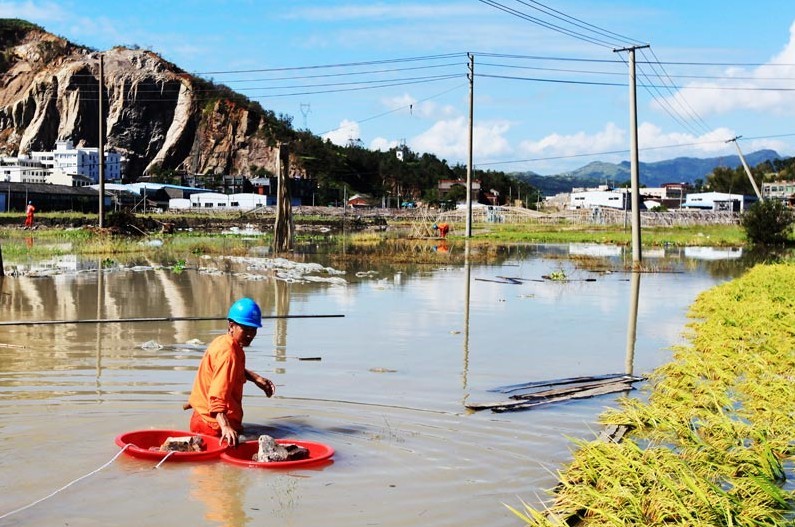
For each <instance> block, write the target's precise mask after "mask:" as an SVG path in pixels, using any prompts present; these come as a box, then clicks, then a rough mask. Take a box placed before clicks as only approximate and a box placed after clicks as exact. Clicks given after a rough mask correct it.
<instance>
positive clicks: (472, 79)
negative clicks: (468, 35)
mask: <svg viewBox="0 0 795 527" xmlns="http://www.w3.org/2000/svg"><path fill="white" fill-rule="evenodd" d="M467 56H468V57H469V66H468V67H469V73H468V74H467V77H468V78H469V153H468V159H467V228H466V230H467V232H466V237H467V238H471V237H472V132H473V127H474V113H475V112H474V109H475V55H473V54H471V53H467Z"/></svg>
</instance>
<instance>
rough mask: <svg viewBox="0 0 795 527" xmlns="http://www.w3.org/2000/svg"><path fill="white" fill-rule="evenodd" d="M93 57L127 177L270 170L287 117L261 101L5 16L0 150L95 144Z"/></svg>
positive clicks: (142, 56) (133, 53)
mask: <svg viewBox="0 0 795 527" xmlns="http://www.w3.org/2000/svg"><path fill="white" fill-rule="evenodd" d="M100 56H102V58H103V63H104V68H103V69H104V75H103V78H104V83H103V85H104V88H103V90H102V93H101V95H102V100H103V111H102V114H103V115H102V119H103V122H104V124H105V130H106V140H105V145H106V148H114V149H116V150H117V151H119V152H121V153H122V154H123V155H124V156H125V157H126V158H127V159H128V164H127V170H126V173H125V179H126V180H130V181H135V180H137V179H138V178H140V177H142V176H144V175H147V174H152V173H154V172H158V171H159V170H184V171H186V172H187V173H191V174H208V173H209V174H218V173H223V174H232V175H249V174H250V173H251V169H252V167H253V168H254V169H256V168H263V169H266V170H268V171H270V172H271V173H276V172H277V162H278V161H277V155H276V148H275V144H276V141H277V140H278V139H281V138H282V137H281V135H282V134H284V133H285V131H286V130H289V122H287V121H285V120H284V119H278V118H276V117H275V116H274V114H273V112H269V111H266V110H263V109H262V108H261V107H260V106H259V104H257V103H251V102H250V101H248V100H246V99H245V98H243V97H240V96H238V95H236V94H234V92H232V91H231V90H228V89H225V88H224V87H223V86H216V85H213V84H212V83H210V82H208V81H206V80H203V79H200V78H197V77H194V76H192V75H190V74H188V73H186V72H185V71H183V70H181V69H179V68H178V67H177V66H175V65H174V64H171V63H169V62H167V61H165V60H163V59H162V58H161V57H159V56H158V55H157V54H155V53H152V52H151V51H146V50H140V49H127V48H123V47H116V48H113V49H111V50H108V51H104V52H101V53H100V52H97V51H93V50H90V49H87V48H84V47H81V46H77V45H74V44H72V43H70V42H68V41H66V40H64V39H63V38H60V37H57V36H55V35H52V34H50V33H47V32H46V31H44V30H43V29H41V28H39V27H37V26H34V25H32V24H27V23H25V22H23V21H15V20H8V19H6V20H0V73H1V74H2V76H0V153H5V154H6V155H17V154H18V153H27V152H29V151H37V150H51V149H53V147H54V145H55V141H56V140H62V139H71V140H72V141H73V142H74V143H75V145H83V146H97V144H98V141H99V131H98V130H99V106H100V104H99V95H100V93H99V92H100V89H99V86H100V82H99V62H100Z"/></svg>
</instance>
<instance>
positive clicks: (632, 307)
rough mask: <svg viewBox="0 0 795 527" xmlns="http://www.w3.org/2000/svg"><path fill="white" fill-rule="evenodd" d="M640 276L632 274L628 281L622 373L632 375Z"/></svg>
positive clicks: (634, 272)
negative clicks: (624, 351) (624, 355)
mask: <svg viewBox="0 0 795 527" xmlns="http://www.w3.org/2000/svg"><path fill="white" fill-rule="evenodd" d="M640 274H641V273H639V272H638V271H633V272H632V278H631V279H630V297H629V315H628V320H627V354H626V359H625V361H624V371H625V373H627V375H632V372H633V370H634V363H635V337H636V335H637V329H638V297H639V296H640Z"/></svg>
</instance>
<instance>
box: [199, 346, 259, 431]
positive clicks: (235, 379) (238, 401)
mask: <svg viewBox="0 0 795 527" xmlns="http://www.w3.org/2000/svg"><path fill="white" fill-rule="evenodd" d="M245 382H246V355H245V353H243V348H242V347H241V346H240V345H239V344H238V343H237V342H235V340H234V339H233V338H232V337H231V336H229V335H221V336H219V337H217V338H216V339H215V340H213V341H212V342H211V343H210V346H209V347H208V348H207V351H206V352H205V353H204V357H202V361H201V363H200V364H199V371H197V372H196V379H195V380H194V381H193V390H192V391H191V394H190V398H189V399H188V402H189V403H190V405H191V406H192V407H193V409H194V410H195V411H196V412H197V413H198V414H199V415H200V416H201V418H202V419H203V420H204V421H205V422H206V423H207V424H209V425H210V426H211V427H212V428H214V429H218V428H219V425H218V421H216V419H215V414H217V413H218V412H225V413H226V417H227V418H228V419H229V424H230V425H232V428H234V429H235V430H237V431H238V432H240V431H241V430H242V429H243V384H245Z"/></svg>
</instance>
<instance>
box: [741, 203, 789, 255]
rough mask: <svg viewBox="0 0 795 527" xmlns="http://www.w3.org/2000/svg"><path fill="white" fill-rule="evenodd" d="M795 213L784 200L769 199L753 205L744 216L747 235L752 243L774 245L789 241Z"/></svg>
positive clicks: (743, 222)
mask: <svg viewBox="0 0 795 527" xmlns="http://www.w3.org/2000/svg"><path fill="white" fill-rule="evenodd" d="M794 221H795V214H793V212H792V209H790V208H789V207H787V205H786V204H785V203H784V202H783V201H779V200H774V199H767V200H764V201H757V202H756V203H754V204H753V205H751V206H750V207H749V208H748V210H747V211H745V213H744V214H743V216H742V219H741V223H742V226H743V228H744V229H745V235H746V237H747V238H748V240H749V241H750V242H751V243H754V244H759V245H774V244H780V243H784V242H786V241H787V238H788V237H789V234H790V232H791V231H792V224H793V222H794Z"/></svg>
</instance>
